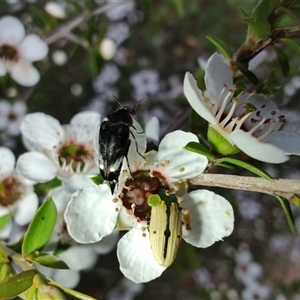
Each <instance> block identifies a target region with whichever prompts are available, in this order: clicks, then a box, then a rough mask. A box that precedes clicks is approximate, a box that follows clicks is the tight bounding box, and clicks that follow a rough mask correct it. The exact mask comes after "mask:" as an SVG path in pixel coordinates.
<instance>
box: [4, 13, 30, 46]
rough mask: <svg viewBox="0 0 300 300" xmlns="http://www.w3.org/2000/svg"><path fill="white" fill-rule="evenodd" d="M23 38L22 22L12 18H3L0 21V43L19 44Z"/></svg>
mask: <svg viewBox="0 0 300 300" xmlns="http://www.w3.org/2000/svg"><path fill="white" fill-rule="evenodd" d="M24 37H25V28H24V25H23V24H22V22H21V21H20V20H19V19H17V18H15V17H13V16H5V17H2V18H1V20H0V43H1V44H8V45H16V44H19V43H20V42H21V41H22V40H23V38H24Z"/></svg>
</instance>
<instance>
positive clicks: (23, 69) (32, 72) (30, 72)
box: [9, 60, 40, 87]
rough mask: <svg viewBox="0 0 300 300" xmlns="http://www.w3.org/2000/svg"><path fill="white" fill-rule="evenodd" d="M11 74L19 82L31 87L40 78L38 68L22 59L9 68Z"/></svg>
mask: <svg viewBox="0 0 300 300" xmlns="http://www.w3.org/2000/svg"><path fill="white" fill-rule="evenodd" d="M9 72H10V75H11V77H12V79H13V80H14V81H16V82H17V83H18V84H20V85H23V86H26V87H31V86H34V85H36V84H37V83H38V82H39V80H40V74H39V72H38V70H37V69H36V68H35V67H34V66H33V65H32V64H31V63H30V62H28V61H25V60H20V61H18V62H17V63H16V64H14V65H13V66H12V67H11V68H10V69H9Z"/></svg>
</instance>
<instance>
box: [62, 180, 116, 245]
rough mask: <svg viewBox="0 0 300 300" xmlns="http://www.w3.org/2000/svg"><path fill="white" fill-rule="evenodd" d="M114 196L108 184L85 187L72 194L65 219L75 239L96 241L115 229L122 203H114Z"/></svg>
mask: <svg viewBox="0 0 300 300" xmlns="http://www.w3.org/2000/svg"><path fill="white" fill-rule="evenodd" d="M112 198H113V197H112V194H111V191H110V187H109V186H108V185H106V184H102V185H100V186H94V187H87V188H83V189H81V190H79V191H77V192H76V193H74V194H73V195H72V198H71V201H70V202H69V204H68V206H67V209H66V212H65V221H66V223H67V227H68V231H69V234H70V235H71V236H72V238H73V239H74V240H75V241H77V242H79V243H94V242H97V241H100V240H101V239H102V238H103V237H104V236H106V235H108V234H110V233H111V232H112V231H113V229H114V228H115V225H116V220H117V217H118V214H119V213H118V210H119V207H120V205H121V203H120V202H117V203H114V202H113V199H112Z"/></svg>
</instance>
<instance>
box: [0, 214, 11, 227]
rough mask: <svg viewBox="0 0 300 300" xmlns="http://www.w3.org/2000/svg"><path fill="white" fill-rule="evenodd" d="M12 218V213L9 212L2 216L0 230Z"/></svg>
mask: <svg viewBox="0 0 300 300" xmlns="http://www.w3.org/2000/svg"><path fill="white" fill-rule="evenodd" d="M10 220H11V214H7V215H4V216H2V217H0V230H2V229H3V228H4V227H5V226H6V224H7V223H8V222H9V221H10Z"/></svg>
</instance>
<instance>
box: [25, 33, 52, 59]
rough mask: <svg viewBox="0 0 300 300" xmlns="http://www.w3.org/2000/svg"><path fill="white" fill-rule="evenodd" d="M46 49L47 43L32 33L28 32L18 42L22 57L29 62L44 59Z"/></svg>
mask: <svg viewBox="0 0 300 300" xmlns="http://www.w3.org/2000/svg"><path fill="white" fill-rule="evenodd" d="M48 50H49V48H48V45H47V43H46V42H44V41H43V40H42V39H41V38H40V37H39V36H37V35H36V34H34V33H31V34H28V35H27V36H26V37H25V39H24V40H23V41H22V42H21V44H20V51H21V55H22V57H23V59H25V60H28V61H30V62H33V61H38V60H42V59H44V58H45V57H46V55H47V54H48Z"/></svg>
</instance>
